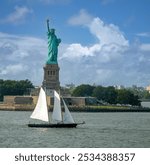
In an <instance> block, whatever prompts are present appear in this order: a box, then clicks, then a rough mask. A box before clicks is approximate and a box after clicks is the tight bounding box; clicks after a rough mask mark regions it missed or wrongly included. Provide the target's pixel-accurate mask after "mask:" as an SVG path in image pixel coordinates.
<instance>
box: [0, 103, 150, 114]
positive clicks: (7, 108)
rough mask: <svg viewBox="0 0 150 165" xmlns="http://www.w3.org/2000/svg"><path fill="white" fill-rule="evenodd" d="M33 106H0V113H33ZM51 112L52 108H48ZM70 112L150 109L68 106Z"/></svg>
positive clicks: (143, 109)
mask: <svg viewBox="0 0 150 165" xmlns="http://www.w3.org/2000/svg"><path fill="white" fill-rule="evenodd" d="M34 108H35V105H33V104H0V111H33V110H34ZM48 108H49V110H50V111H52V109H53V106H49V107H48ZM69 110H70V111H72V112H150V108H143V107H120V106H69Z"/></svg>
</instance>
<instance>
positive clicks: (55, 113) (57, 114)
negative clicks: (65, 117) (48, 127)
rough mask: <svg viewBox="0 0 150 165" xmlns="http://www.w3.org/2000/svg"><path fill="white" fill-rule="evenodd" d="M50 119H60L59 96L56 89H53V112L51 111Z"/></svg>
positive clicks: (59, 120) (58, 120)
mask: <svg viewBox="0 0 150 165" xmlns="http://www.w3.org/2000/svg"><path fill="white" fill-rule="evenodd" d="M52 121H54V122H55V121H57V122H61V121H62V113H61V104H60V96H59V94H58V93H57V92H56V91H54V108H53V113H52Z"/></svg>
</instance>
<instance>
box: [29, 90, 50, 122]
mask: <svg viewBox="0 0 150 165" xmlns="http://www.w3.org/2000/svg"><path fill="white" fill-rule="evenodd" d="M30 118H33V119H38V120H43V121H47V122H48V121H49V118H48V109H47V102H46V94H45V91H44V90H43V88H41V89H40V94H39V98H38V102H37V105H36V107H35V109H34V111H33V113H32V115H31V116H30Z"/></svg>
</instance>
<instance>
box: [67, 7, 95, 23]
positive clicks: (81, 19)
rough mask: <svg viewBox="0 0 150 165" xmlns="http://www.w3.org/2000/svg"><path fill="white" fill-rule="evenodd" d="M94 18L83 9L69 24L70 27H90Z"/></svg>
mask: <svg viewBox="0 0 150 165" xmlns="http://www.w3.org/2000/svg"><path fill="white" fill-rule="evenodd" d="M92 19H93V17H92V16H91V15H90V14H88V13H87V11H86V10H84V9H81V10H80V12H79V13H78V14H76V15H74V16H72V17H71V18H70V19H69V20H68V23H69V24H70V25H88V24H89V23H90V22H91V21H92Z"/></svg>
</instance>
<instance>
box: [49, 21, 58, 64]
mask: <svg viewBox="0 0 150 165" xmlns="http://www.w3.org/2000/svg"><path fill="white" fill-rule="evenodd" d="M47 29H48V32H47V36H48V59H47V61H46V64H57V54H58V45H59V44H60V42H61V39H58V38H57V36H56V35H55V29H50V28H49V20H47Z"/></svg>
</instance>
